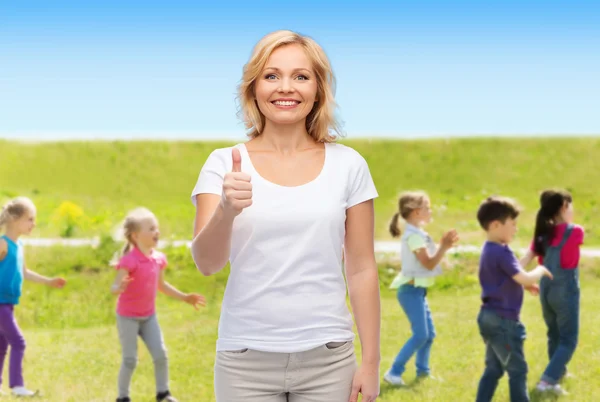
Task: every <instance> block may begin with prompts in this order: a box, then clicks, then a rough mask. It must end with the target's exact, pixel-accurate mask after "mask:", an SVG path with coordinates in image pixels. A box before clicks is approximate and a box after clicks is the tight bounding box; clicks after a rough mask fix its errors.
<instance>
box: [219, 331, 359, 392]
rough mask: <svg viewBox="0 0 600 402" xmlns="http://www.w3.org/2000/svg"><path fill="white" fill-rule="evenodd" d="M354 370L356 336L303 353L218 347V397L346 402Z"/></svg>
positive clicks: (350, 389)
mask: <svg viewBox="0 0 600 402" xmlns="http://www.w3.org/2000/svg"><path fill="white" fill-rule="evenodd" d="M355 372H356V357H355V355H354V345H353V343H352V342H344V343H341V346H340V343H337V344H334V343H330V344H328V345H323V346H321V347H318V348H316V349H312V350H309V351H306V352H300V353H267V352H259V351H256V350H249V349H244V350H240V351H230V352H217V358H216V362H215V396H216V400H217V402H348V399H349V398H350V393H351V391H352V380H353V378H354V373H355Z"/></svg>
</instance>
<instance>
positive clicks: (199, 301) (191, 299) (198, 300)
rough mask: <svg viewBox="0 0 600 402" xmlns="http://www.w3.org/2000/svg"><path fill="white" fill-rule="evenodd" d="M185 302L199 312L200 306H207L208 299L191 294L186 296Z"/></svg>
mask: <svg viewBox="0 0 600 402" xmlns="http://www.w3.org/2000/svg"><path fill="white" fill-rule="evenodd" d="M183 301H184V302H186V303H187V304H191V305H192V306H194V308H195V309H196V310H198V306H206V299H205V298H204V296H202V295H199V294H196V293H190V294H187V295H185V297H184V298H183Z"/></svg>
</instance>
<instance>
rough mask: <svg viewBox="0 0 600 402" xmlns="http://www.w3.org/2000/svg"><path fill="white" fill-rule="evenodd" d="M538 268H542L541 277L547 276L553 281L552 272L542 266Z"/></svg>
mask: <svg viewBox="0 0 600 402" xmlns="http://www.w3.org/2000/svg"><path fill="white" fill-rule="evenodd" d="M540 268H542V271H543V272H544V275H543V276H547V277H548V278H550V279H554V276H552V272H550V271H548V268H546V267H544V266H543V265H540Z"/></svg>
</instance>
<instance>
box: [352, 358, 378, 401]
mask: <svg viewBox="0 0 600 402" xmlns="http://www.w3.org/2000/svg"><path fill="white" fill-rule="evenodd" d="M359 393H361V394H362V396H363V397H362V402H374V401H375V399H377V397H378V396H379V365H377V364H363V365H361V366H360V367H359V368H358V370H357V372H356V374H354V380H353V381H352V394H350V401H349V402H358V394H359Z"/></svg>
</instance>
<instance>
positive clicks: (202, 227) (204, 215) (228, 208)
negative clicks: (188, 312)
mask: <svg viewBox="0 0 600 402" xmlns="http://www.w3.org/2000/svg"><path fill="white" fill-rule="evenodd" d="M231 159H232V165H231V166H232V168H231V170H232V171H231V172H228V173H226V174H225V176H224V177H223V193H222V195H221V196H219V195H217V194H212V193H202V194H198V195H196V220H195V222H194V240H193V241H192V258H193V259H194V262H195V263H196V267H198V269H199V270H200V272H202V273H203V274H204V275H207V276H208V275H212V274H216V273H217V272H219V271H220V270H221V269H223V267H224V266H225V265H226V264H227V261H228V260H229V254H230V251H231V230H232V227H233V221H234V219H235V217H236V216H237V215H239V214H240V213H241V212H242V210H243V209H244V208H247V207H249V206H250V205H252V183H251V182H250V175H249V174H247V173H243V172H242V157H241V155H240V151H239V150H238V149H237V148H233V149H232V150H231Z"/></svg>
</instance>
